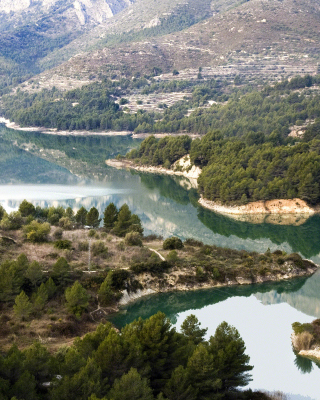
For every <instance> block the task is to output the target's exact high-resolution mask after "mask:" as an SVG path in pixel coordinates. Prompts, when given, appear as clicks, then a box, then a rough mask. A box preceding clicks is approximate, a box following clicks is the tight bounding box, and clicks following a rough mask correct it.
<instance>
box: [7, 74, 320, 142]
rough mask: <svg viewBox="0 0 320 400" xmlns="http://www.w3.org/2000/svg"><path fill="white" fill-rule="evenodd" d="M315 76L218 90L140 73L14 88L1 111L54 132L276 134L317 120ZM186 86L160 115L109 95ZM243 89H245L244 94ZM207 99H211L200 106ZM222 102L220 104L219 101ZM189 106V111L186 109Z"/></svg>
mask: <svg viewBox="0 0 320 400" xmlns="http://www.w3.org/2000/svg"><path fill="white" fill-rule="evenodd" d="M319 81H320V77H319V76H318V75H317V76H315V77H311V76H309V75H306V76H305V77H300V76H297V77H296V78H293V79H292V80H290V82H289V81H283V82H280V83H278V84H276V85H275V86H273V87H271V86H265V87H264V88H263V89H262V90H260V91H258V90H252V88H251V89H250V88H249V87H248V85H247V86H246V88H238V87H237V86H235V87H233V88H229V92H230V93H229V94H227V93H224V91H223V88H222V86H223V83H221V82H219V83H218V82H217V81H215V80H209V81H206V82H203V83H198V84H197V85H194V83H190V82H189V83H185V82H184V83H183V84H182V83H179V82H177V81H174V82H166V83H163V82H161V83H155V82H153V81H152V78H151V79H146V78H143V77H138V78H134V79H133V80H132V81H130V80H128V79H121V80H119V81H112V80H110V79H107V78H106V79H103V80H102V81H101V82H95V83H92V84H90V85H87V86H84V87H82V88H80V89H74V90H70V91H67V92H64V93H63V92H60V91H58V90H57V89H55V88H53V89H52V90H46V89H43V90H42V91H41V92H39V93H28V92H26V91H21V90H19V89H18V91H17V93H16V94H15V95H7V96H3V98H2V101H3V104H2V109H1V111H2V113H3V115H4V116H5V117H6V118H9V119H11V120H13V121H15V122H17V123H19V124H20V125H23V126H43V127H48V128H57V129H60V130H70V131H72V130H89V131H90V130H115V131H122V130H129V131H134V132H136V133H141V132H151V133H152V132H154V133H156V132H168V133H169V132H190V133H199V134H201V135H204V134H205V133H207V132H208V131H209V130H215V129H219V130H220V131H221V133H222V134H223V135H224V136H229V137H233V136H244V135H245V134H247V133H248V132H251V131H253V132H260V131H261V132H262V133H264V134H265V135H270V134H272V132H274V131H277V132H278V133H279V134H280V135H281V136H282V138H285V137H286V136H287V134H288V133H289V127H290V126H291V125H294V124H297V125H301V124H304V123H305V121H306V120H312V119H316V118H319V116H320V106H319V104H320V101H319V95H318V94H317V92H316V91H314V90H313V87H312V86H314V85H317V84H318V83H319ZM187 88H189V89H188V90H189V91H190V92H191V93H190V94H191V97H190V98H189V99H187V98H186V99H185V100H182V101H180V102H178V103H176V104H174V105H173V106H171V107H167V108H165V109H164V111H163V113H159V112H146V111H144V110H143V109H140V110H138V111H137V112H136V113H133V114H131V113H127V112H125V111H126V110H125V109H124V110H121V109H120V108H119V104H118V103H116V102H115V98H116V97H117V98H120V101H119V102H120V104H121V102H123V103H125V101H126V99H125V97H124V96H125V95H126V94H128V93H130V91H132V90H137V89H139V90H141V91H142V93H150V92H152V91H157V92H166V91H172V90H180V91H181V90H187ZM247 91H249V93H246V92H247ZM209 100H215V101H216V103H215V104H212V105H211V106H210V107H205V108H204V107H203V106H204V105H207V104H208V101H209ZM226 100H228V101H227V103H225V101H226ZM190 110H193V111H192V112H191V113H190Z"/></svg>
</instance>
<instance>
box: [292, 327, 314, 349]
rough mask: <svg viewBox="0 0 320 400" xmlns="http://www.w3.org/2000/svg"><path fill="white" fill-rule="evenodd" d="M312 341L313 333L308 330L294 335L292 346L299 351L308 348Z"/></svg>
mask: <svg viewBox="0 0 320 400" xmlns="http://www.w3.org/2000/svg"><path fill="white" fill-rule="evenodd" d="M312 342H313V335H311V333H310V332H302V333H299V334H298V335H296V336H295V337H294V340H293V346H294V348H295V349H296V350H297V351H298V352H299V351H300V350H309V349H310V347H311V344H312Z"/></svg>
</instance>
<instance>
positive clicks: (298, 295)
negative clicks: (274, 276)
mask: <svg viewBox="0 0 320 400" xmlns="http://www.w3.org/2000/svg"><path fill="white" fill-rule="evenodd" d="M287 283H288V285H290V283H291V282H289V281H288V282H287ZM319 287H320V271H318V272H316V273H315V274H314V275H313V276H312V277H310V278H308V279H306V281H305V283H304V285H303V286H302V287H301V288H300V289H299V290H298V291H283V292H282V291H275V290H271V291H270V292H268V293H260V292H259V293H257V294H255V296H256V298H257V299H258V300H260V301H261V302H262V303H263V304H265V305H268V304H278V303H288V304H290V305H291V306H292V307H294V308H295V309H296V310H299V311H302V312H303V313H305V314H307V315H310V316H312V317H316V318H320V291H319Z"/></svg>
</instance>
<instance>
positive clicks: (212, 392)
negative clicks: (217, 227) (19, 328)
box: [0, 312, 268, 400]
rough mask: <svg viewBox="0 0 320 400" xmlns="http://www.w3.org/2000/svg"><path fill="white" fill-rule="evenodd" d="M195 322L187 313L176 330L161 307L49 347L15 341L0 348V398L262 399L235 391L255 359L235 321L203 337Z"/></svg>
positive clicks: (249, 393) (242, 383) (253, 394)
mask: <svg viewBox="0 0 320 400" xmlns="http://www.w3.org/2000/svg"><path fill="white" fill-rule="evenodd" d="M199 325H200V324H199V323H198V321H197V319H196V317H195V316H193V315H191V316H189V317H187V319H186V320H185V321H184V323H183V325H182V332H181V333H178V332H176V330H175V328H173V327H172V325H171V323H170V321H169V320H168V319H167V318H166V317H165V315H164V314H163V313H160V312H159V313H157V314H156V315H154V316H152V317H150V318H149V319H147V320H142V319H141V318H140V319H139V320H136V321H134V322H132V323H131V324H129V325H127V326H126V327H124V328H123V329H122V330H121V332H119V333H117V332H116V331H115V329H114V328H113V327H112V325H111V324H110V323H106V324H101V325H99V326H98V328H97V330H96V331H94V332H92V333H88V334H87V335H86V336H84V337H83V338H82V339H80V338H78V339H76V341H75V343H74V345H73V346H71V347H65V348H61V349H59V350H58V352H57V353H56V354H55V355H51V354H50V353H49V352H48V350H47V349H46V347H45V346H43V345H41V344H39V342H36V343H35V344H33V345H32V346H31V347H29V348H27V349H26V350H24V351H20V350H19V349H18V348H17V347H16V346H13V347H12V348H11V349H10V350H9V351H8V352H7V353H6V354H1V356H0V357H1V358H0V377H1V389H0V390H1V396H2V399H3V400H8V399H11V398H18V399H30V400H37V399H39V400H40V399H52V400H54V399H74V398H77V399H79V400H82V399H83V400H87V399H89V398H90V399H91V400H96V399H98V398H99V399H102V398H103V399H105V400H107V399H114V400H122V399H125V398H127V399H129V398H130V399H131V400H141V399H144V400H152V399H155V398H157V399H159V400H160V399H163V400H164V399H168V400H176V399H190V400H195V399H200V398H201V399H268V396H267V395H264V394H263V393H252V391H251V390H249V391H247V392H239V391H238V389H239V387H242V386H246V385H247V383H248V382H249V381H250V374H249V371H251V370H252V368H253V367H252V366H251V365H249V357H248V356H247V355H246V354H245V344H244V342H243V340H242V339H241V337H240V335H239V333H238V331H237V330H236V328H234V327H232V326H229V325H228V324H227V323H226V322H223V323H221V324H220V325H219V326H218V328H217V330H216V332H215V334H214V336H211V337H210V339H209V340H207V341H206V340H205V339H204V335H205V333H206V329H201V328H200V327H199ZM14 396H16V397H14Z"/></svg>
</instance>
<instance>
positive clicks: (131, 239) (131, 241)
mask: <svg viewBox="0 0 320 400" xmlns="http://www.w3.org/2000/svg"><path fill="white" fill-rule="evenodd" d="M124 241H125V244H126V245H128V246H142V239H141V234H140V233H139V232H128V233H127V234H126V236H125V238H124Z"/></svg>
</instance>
